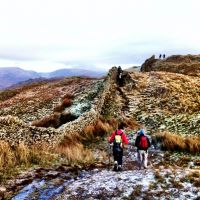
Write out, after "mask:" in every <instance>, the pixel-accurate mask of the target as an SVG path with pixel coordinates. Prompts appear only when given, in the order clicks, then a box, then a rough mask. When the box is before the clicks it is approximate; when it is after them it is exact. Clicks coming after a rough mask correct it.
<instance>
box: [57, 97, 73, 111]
mask: <svg viewBox="0 0 200 200" xmlns="http://www.w3.org/2000/svg"><path fill="white" fill-rule="evenodd" d="M71 104H72V100H71V99H68V98H64V99H63V101H62V102H61V104H58V105H57V106H56V107H55V108H54V112H62V111H63V110H64V109H65V108H66V107H69V106H71Z"/></svg>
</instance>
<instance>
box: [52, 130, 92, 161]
mask: <svg viewBox="0 0 200 200" xmlns="http://www.w3.org/2000/svg"><path fill="white" fill-rule="evenodd" d="M79 140H80V137H79V134H78V133H74V134H71V135H70V136H65V138H64V139H63V140H62V141H61V142H60V144H59V145H58V146H57V148H56V152H57V153H59V154H62V155H64V156H65V157H66V158H67V160H68V162H69V163H73V164H74V163H75V164H87V163H91V162H93V160H94V159H93V155H92V152H91V151H90V150H89V149H86V148H84V146H83V144H81V143H80V142H79Z"/></svg>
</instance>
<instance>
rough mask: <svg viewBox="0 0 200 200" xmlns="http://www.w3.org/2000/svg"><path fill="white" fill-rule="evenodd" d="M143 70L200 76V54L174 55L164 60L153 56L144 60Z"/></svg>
mask: <svg viewBox="0 0 200 200" xmlns="http://www.w3.org/2000/svg"><path fill="white" fill-rule="evenodd" d="M141 71H143V72H149V71H167V72H174V73H180V74H185V75H190V76H198V77H199V76H200V55H173V56H170V57H168V58H166V59H164V60H160V59H155V56H152V57H151V58H149V59H147V60H146V61H145V62H144V64H143V65H142V67H141Z"/></svg>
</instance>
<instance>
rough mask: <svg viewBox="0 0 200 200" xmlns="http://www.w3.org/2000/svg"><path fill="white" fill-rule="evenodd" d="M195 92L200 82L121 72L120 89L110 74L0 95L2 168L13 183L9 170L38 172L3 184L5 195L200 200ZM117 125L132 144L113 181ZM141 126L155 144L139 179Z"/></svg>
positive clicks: (199, 110)
mask: <svg viewBox="0 0 200 200" xmlns="http://www.w3.org/2000/svg"><path fill="white" fill-rule="evenodd" d="M199 89H200V79H199V77H197V76H190V75H185V74H180V73H172V72H164V71H151V72H145V73H142V72H125V71H124V72H123V82H122V84H121V85H119V84H118V82H117V68H116V67H113V68H112V69H111V70H110V71H109V73H108V75H107V76H106V77H105V79H93V78H80V77H73V78H60V79H56V80H51V81H41V82H37V83H33V84H29V85H23V86H19V87H17V88H15V89H10V90H5V91H3V92H0V108H1V109H0V138H1V140H2V141H1V143H0V147H1V150H2V154H0V155H2V156H1V163H0V164H1V165H0V168H1V169H2V171H3V172H4V173H5V174H6V175H7V176H8V177H10V176H11V175H12V174H13V173H14V174H15V173H16V172H13V171H12V170H10V169H11V168H13V169H15V168H18V167H19V166H21V165H22V166H26V168H30V166H34V165H35V164H37V167H36V168H34V169H30V171H27V172H25V173H22V174H19V175H16V180H15V181H14V182H13V181H12V180H11V181H10V182H9V181H8V183H7V184H5V188H6V190H7V191H8V194H6V195H8V196H9V195H11V196H15V198H14V199H26V198H30V197H33V196H34V198H36V199H50V198H55V199H70V198H71V199H88V198H93V199H116V198H118V199H122V198H125V199H126V198H127V199H133V198H136V197H137V198H147V197H148V196H149V197H150V198H151V199H163V198H165V197H166V196H169V198H174V196H176V197H177V199H183V197H184V195H185V194H186V193H187V195H188V196H187V197H188V198H189V199H195V198H196V197H198V196H200V194H199V187H200V186H199V182H198V179H199V177H200V174H199V163H200V158H199V152H200V149H199V146H200V145H199V144H200V139H199V130H200V123H199V122H200V90H199ZM122 121H123V123H125V125H126V134H127V135H128V138H129V142H130V144H129V145H128V147H127V148H126V149H125V152H124V153H125V161H124V171H123V172H121V173H117V172H112V171H111V170H110V169H111V165H110V159H109V157H110V154H111V152H110V149H109V147H108V144H107V137H108V136H109V135H110V133H111V132H112V131H113V130H115V129H116V126H117V125H118V124H119V123H120V122H122ZM140 126H145V127H146V129H147V133H148V136H149V137H151V141H152V143H153V144H154V145H153V146H152V147H151V149H150V151H149V154H150V155H149V158H150V161H149V168H148V169H146V170H144V171H143V170H138V168H137V156H136V155H135V154H136V149H135V147H134V146H133V144H134V141H135V137H136V135H135V134H134V133H135V131H137V129H138V127H140ZM156 134H158V135H157V136H156ZM182 135H183V136H182ZM187 136H189V137H187ZM167 137H168V138H167ZM162 138H164V139H163V140H162ZM165 138H167V139H165ZM6 142H7V143H6ZM9 144H10V145H11V146H10V147H9ZM4 149H5V150H4ZM6 149H7V150H6ZM163 150H170V151H163ZM12 151H14V153H12ZM174 151H175V152H177V151H178V153H174ZM181 152H182V153H181ZM195 153H196V155H195ZM15 156H16V157H15ZM4 159H5V160H4ZM7 160H9V162H7ZM5 163H9V164H5ZM47 166H48V167H47ZM8 172H9V173H10V174H11V175H10V176H9V175H8ZM4 176H5V175H4ZM4 176H2V175H1V174H0V180H1V179H2V180H4V179H5V177H4ZM185 177H186V178H185ZM146 180H147V181H146ZM145 181H146V182H145ZM188 185H190V187H188ZM88 187H89V188H90V189H88ZM93 187H95V189H93ZM94 190H95V192H94ZM116 191H117V192H116ZM141 191H144V193H141ZM171 191H173V192H171ZM9 192H10V193H9ZM0 193H1V187H0Z"/></svg>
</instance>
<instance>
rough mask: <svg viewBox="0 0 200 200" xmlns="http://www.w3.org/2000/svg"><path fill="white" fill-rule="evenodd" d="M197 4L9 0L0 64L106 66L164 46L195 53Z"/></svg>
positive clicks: (4, 6) (134, 60)
mask: <svg viewBox="0 0 200 200" xmlns="http://www.w3.org/2000/svg"><path fill="white" fill-rule="evenodd" d="M199 6H200V2H198V1H196V0H190V1H188V0H176V1H174V0H168V1H167V2H164V1H160V0H148V1H147V0H140V1H138V0H126V1H121V0H109V1H108V0H101V1H94V0H84V1H80V0H73V1H71V0H42V1H41V0H34V1H33V0H29V1H27V0H18V1H12V0H7V1H4V2H1V7H0V13H1V17H0V24H1V26H0V33H1V37H0V59H1V60H4V61H2V62H0V67H3V65H4V64H5V60H7V61H6V62H7V63H8V62H10V64H11V63H12V64H18V65H20V66H22V65H23V66H24V67H26V68H29V69H30V68H31V69H35V70H36V69H37V70H40V71H41V69H42V70H44V71H48V70H49V69H53V68H56V65H57V68H59V67H64V66H66V67H68V66H72V67H76V66H80V67H84V68H85V67H87V66H88V67H96V68H97V67H100V66H102V68H106V67H107V68H108V67H110V65H115V64H116V65H118V64H124V65H125V64H133V65H134V64H141V63H143V61H144V60H145V59H146V58H147V57H149V56H151V55H152V54H159V53H162V52H165V53H166V54H168V55H170V54H178V53H198V51H199V46H200V37H199V35H200V28H199V26H198V24H199V18H200V12H199V10H198V9H199ZM25 63H26V64H25ZM39 63H40V64H39ZM28 65H29V66H28ZM36 66H37V67H36ZM39 66H40V67H39Z"/></svg>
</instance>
